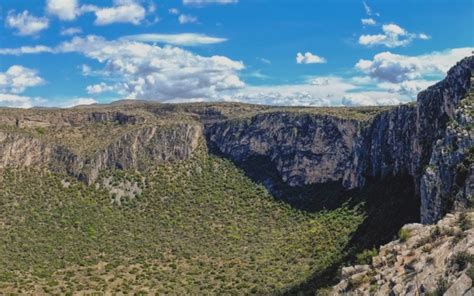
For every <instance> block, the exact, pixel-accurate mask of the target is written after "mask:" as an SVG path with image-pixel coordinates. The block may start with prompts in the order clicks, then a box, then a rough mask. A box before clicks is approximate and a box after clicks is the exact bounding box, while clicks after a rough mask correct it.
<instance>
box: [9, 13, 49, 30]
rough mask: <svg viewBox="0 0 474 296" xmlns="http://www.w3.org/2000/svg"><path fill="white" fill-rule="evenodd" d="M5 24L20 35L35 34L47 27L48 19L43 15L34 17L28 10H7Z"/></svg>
mask: <svg viewBox="0 0 474 296" xmlns="http://www.w3.org/2000/svg"><path fill="white" fill-rule="evenodd" d="M5 25H6V26H7V27H9V28H12V29H15V30H16V33H17V34H18V35H21V36H28V35H36V34H38V33H39V32H41V31H43V30H45V29H47V28H48V27H49V20H48V19H47V18H45V17H35V16H33V15H30V13H29V12H28V10H25V11H23V12H20V13H18V14H17V13H15V11H10V12H8V15H7V18H6V20H5Z"/></svg>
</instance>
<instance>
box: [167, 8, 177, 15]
mask: <svg viewBox="0 0 474 296" xmlns="http://www.w3.org/2000/svg"><path fill="white" fill-rule="evenodd" d="M168 12H169V13H170V14H174V15H177V14H179V10H178V9H177V8H170V9H168Z"/></svg>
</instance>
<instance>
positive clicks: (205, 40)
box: [122, 33, 227, 46]
mask: <svg viewBox="0 0 474 296" xmlns="http://www.w3.org/2000/svg"><path fill="white" fill-rule="evenodd" d="M122 39H123V40H134V41H140V42H158V43H165V44H172V45H179V46H199V45H207V44H216V43H222V42H225V41H227V39H225V38H218V37H210V36H207V35H204V34H194V33H182V34H138V35H130V36H125V37H123V38H122Z"/></svg>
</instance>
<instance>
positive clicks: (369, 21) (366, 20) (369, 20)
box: [360, 18, 377, 26]
mask: <svg viewBox="0 0 474 296" xmlns="http://www.w3.org/2000/svg"><path fill="white" fill-rule="evenodd" d="M360 21H361V23H362V24H363V25H365V26H375V25H376V24H377V22H376V21H375V20H374V19H373V18H363V19H361V20H360Z"/></svg>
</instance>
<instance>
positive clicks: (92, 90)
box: [86, 82, 117, 95]
mask: <svg viewBox="0 0 474 296" xmlns="http://www.w3.org/2000/svg"><path fill="white" fill-rule="evenodd" d="M116 90H117V87H116V86H114V85H108V84H105V83H104V82H101V83H99V84H94V85H89V86H87V88H86V91H87V93H88V94H90V95H97V94H101V93H104V92H113V91H116Z"/></svg>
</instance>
